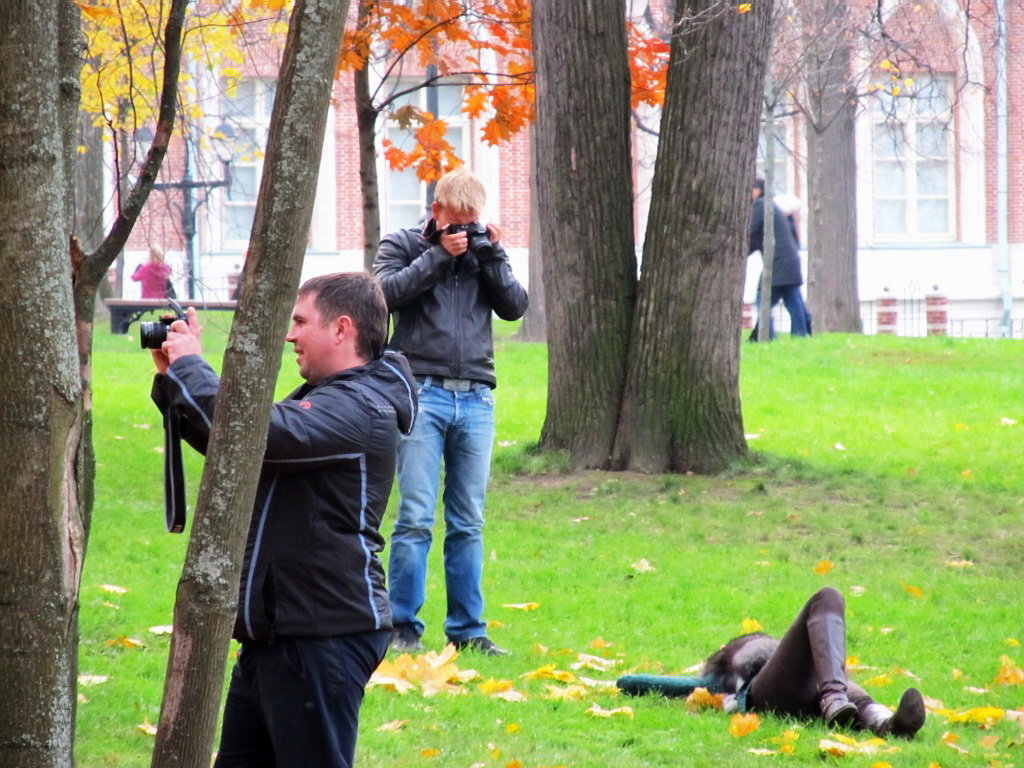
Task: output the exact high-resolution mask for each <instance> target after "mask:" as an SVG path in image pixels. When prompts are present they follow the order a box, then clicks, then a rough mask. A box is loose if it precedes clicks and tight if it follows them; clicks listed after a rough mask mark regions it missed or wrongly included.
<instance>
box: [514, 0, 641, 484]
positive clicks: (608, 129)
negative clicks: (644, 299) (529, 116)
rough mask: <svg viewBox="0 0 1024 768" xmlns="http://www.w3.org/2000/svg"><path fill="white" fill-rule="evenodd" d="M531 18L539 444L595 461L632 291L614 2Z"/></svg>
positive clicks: (623, 66)
mask: <svg viewBox="0 0 1024 768" xmlns="http://www.w3.org/2000/svg"><path fill="white" fill-rule="evenodd" d="M533 14H534V15H533V35H534V37H533V50H534V60H535V66H536V89H537V96H536V113H537V117H536V126H535V130H536V152H535V153H534V156H533V174H534V175H535V177H536V179H537V183H536V185H535V188H536V191H537V204H538V207H539V210H540V219H539V222H538V224H539V227H540V247H541V250H542V252H543V253H544V258H545V261H546V264H545V269H544V275H543V277H544V289H545V292H546V294H547V298H549V299H550V301H549V302H547V303H548V304H550V306H551V308H550V309H549V310H548V311H547V319H548V339H549V347H548V375H549V383H548V403H547V417H546V419H545V422H544V427H543V430H542V433H541V445H542V447H544V448H547V449H561V450H566V451H568V453H569V454H570V456H571V458H572V459H573V461H574V462H575V463H576V464H578V465H581V466H585V467H604V466H606V465H607V464H608V459H609V456H610V454H611V449H612V442H613V440H614V436H615V425H616V421H617V417H618V404H619V401H620V397H621V393H622V385H623V381H624V373H625V360H626V348H627V344H628V339H629V331H630V318H631V315H632V310H633V303H634V300H635V290H636V257H635V255H634V253H633V197H632V185H631V183H630V179H631V178H632V175H631V158H630V144H629V67H628V62H627V53H626V31H625V23H624V14H623V4H622V2H621V0H536V2H535V3H534V7H533Z"/></svg>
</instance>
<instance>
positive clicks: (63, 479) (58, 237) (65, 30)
mask: <svg viewBox="0 0 1024 768" xmlns="http://www.w3.org/2000/svg"><path fill="white" fill-rule="evenodd" d="M72 5H73V4H71V3H56V2H47V3H36V2H24V1H23V2H14V3H4V4H0V71H2V72H3V73H4V76H3V77H2V78H0V104H2V105H3V109H0V267H2V269H3V272H4V274H5V275H6V278H5V279H3V280H0V306H3V307H5V308H6V311H5V312H4V313H3V318H2V319H0V326H2V327H0V360H3V361H4V365H3V368H2V371H0V377H2V379H3V385H4V392H5V397H4V407H3V409H2V411H0V627H3V631H2V632H0V702H2V705H0V765H3V766H4V767H5V768H50V767H51V766H53V767H57V766H61V767H63V766H69V765H71V763H72V751H71V749H72V741H73V733H74V729H73V722H74V710H75V707H74V702H75V659H76V652H77V626H76V618H77V597H78V583H79V578H80V575H81V567H82V558H83V555H84V548H85V544H84V542H85V534H84V521H83V519H82V513H81V508H80V503H79V498H78V493H77V488H76V482H75V481H76V471H77V465H78V458H79V445H80V440H81V433H82V390H81V382H80V379H79V374H78V361H77V356H76V346H75V335H74V332H73V328H74V322H73V316H72V313H71V264H70V261H69V259H68V238H69V235H70V231H71V222H70V217H69V213H70V208H71V206H70V191H69V187H70V183H69V179H68V173H67V172H68V166H67V162H66V160H67V152H68V149H67V143H69V142H67V139H68V137H69V136H70V135H71V134H72V132H73V130H74V122H73V116H74V107H73V106H69V100H75V102H76V103H77V90H76V89H77V70H74V71H72V72H68V71H67V70H66V69H62V67H67V66H68V64H69V62H70V61H72V60H73V58H74V56H73V54H69V52H70V51H72V50H73V48H74V40H73V37H74V31H75V29H76V25H77V18H78V17H77V9H74V8H72V7H71V6H72ZM27 62H31V66H29V65H28V64H27ZM67 77H72V78H73V81H72V82H71V83H65V82H62V78H67ZM67 122H70V124H69V125H68V124H66V123H67ZM14 276H16V279H15V278H14Z"/></svg>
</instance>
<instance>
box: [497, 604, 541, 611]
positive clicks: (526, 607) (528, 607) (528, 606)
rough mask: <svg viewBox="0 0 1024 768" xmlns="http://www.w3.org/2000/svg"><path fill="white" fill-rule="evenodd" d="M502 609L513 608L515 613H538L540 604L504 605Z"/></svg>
mask: <svg viewBox="0 0 1024 768" xmlns="http://www.w3.org/2000/svg"><path fill="white" fill-rule="evenodd" d="M501 607H502V608H511V609H512V610H514V611H536V610H537V609H538V608H540V603H502V604H501Z"/></svg>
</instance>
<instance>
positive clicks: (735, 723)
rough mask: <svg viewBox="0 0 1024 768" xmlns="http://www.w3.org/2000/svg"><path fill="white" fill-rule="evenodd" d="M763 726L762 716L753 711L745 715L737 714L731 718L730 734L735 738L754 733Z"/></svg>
mask: <svg viewBox="0 0 1024 768" xmlns="http://www.w3.org/2000/svg"><path fill="white" fill-rule="evenodd" d="M760 727H761V718H760V717H758V716H757V715H756V714H754V713H753V712H751V713H749V714H745V715H740V714H736V715H733V716H732V717H731V718H729V735H730V736H732V737H733V738H734V739H739V738H741V737H743V736H746V735H747V734H748V733H753V732H754V731H756V730H757V729H758V728H760Z"/></svg>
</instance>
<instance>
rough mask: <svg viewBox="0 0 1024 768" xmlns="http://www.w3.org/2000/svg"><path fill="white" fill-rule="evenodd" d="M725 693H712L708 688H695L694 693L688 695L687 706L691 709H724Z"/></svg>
mask: <svg viewBox="0 0 1024 768" xmlns="http://www.w3.org/2000/svg"><path fill="white" fill-rule="evenodd" d="M724 700H725V694H723V693H710V692H709V691H708V689H707V688H694V690H693V693H691V694H690V695H689V696H687V697H686V708H687V709H689V710H693V711H696V710H701V709H722V708H723V702H724Z"/></svg>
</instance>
